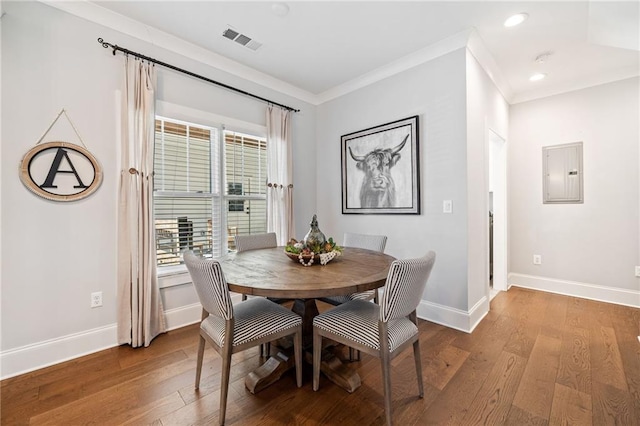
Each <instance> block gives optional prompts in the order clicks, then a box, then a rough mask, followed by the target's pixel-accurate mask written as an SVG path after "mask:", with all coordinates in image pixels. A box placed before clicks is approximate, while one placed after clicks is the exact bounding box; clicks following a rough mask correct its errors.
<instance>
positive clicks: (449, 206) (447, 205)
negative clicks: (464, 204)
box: [442, 200, 453, 213]
mask: <svg viewBox="0 0 640 426" xmlns="http://www.w3.org/2000/svg"><path fill="white" fill-rule="evenodd" d="M452 211H453V203H452V202H451V200H444V201H443V202H442V212H443V213H451V212H452Z"/></svg>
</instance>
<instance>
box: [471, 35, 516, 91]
mask: <svg viewBox="0 0 640 426" xmlns="http://www.w3.org/2000/svg"><path fill="white" fill-rule="evenodd" d="M467 49H468V50H469V52H471V54H472V55H473V57H474V58H476V61H478V63H479V64H480V66H481V67H482V69H483V70H484V71H485V72H486V73H487V75H488V76H489V78H490V79H491V81H493V84H495V85H496V87H497V88H498V91H500V93H501V94H502V96H503V97H504V98H505V100H506V101H507V102H508V103H511V100H512V99H513V96H514V94H513V89H512V87H511V85H510V84H509V82H508V81H507V79H506V78H505V76H504V74H502V71H501V70H500V67H498V64H497V63H496V61H495V59H494V58H493V55H491V52H489V50H488V49H487V47H486V45H485V44H484V41H483V40H482V37H480V34H479V33H478V31H477V30H476V29H475V28H474V29H473V30H472V31H471V33H470V34H469V40H468V42H467Z"/></svg>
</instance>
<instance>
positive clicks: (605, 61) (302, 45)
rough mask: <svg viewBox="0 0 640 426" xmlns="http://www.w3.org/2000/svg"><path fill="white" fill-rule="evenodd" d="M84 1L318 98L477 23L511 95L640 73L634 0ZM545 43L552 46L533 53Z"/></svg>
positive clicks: (536, 93) (517, 97)
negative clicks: (251, 44)
mask: <svg viewBox="0 0 640 426" xmlns="http://www.w3.org/2000/svg"><path fill="white" fill-rule="evenodd" d="M91 3H93V4H91ZM88 4H90V5H91V6H92V7H94V8H95V9H100V10H102V11H103V12H109V11H111V12H116V13H117V14H119V15H122V16H118V15H114V14H113V13H109V14H110V17H109V19H108V20H105V22H102V23H103V24H105V23H106V24H107V25H110V26H113V25H111V24H113V23H114V22H116V21H117V20H118V19H120V18H122V19H124V17H126V18H131V19H133V20H135V21H137V22H139V23H142V24H144V28H145V30H146V32H147V33H149V31H150V30H153V31H156V30H160V33H168V34H170V35H172V36H175V37H176V38H178V39H181V41H186V42H188V43H190V44H191V45H195V46H198V47H200V48H204V49H206V50H207V51H210V52H214V53H215V54H218V55H221V56H223V57H225V58H228V59H230V60H231V61H228V63H227V64H242V65H244V66H245V67H244V69H252V70H255V71H257V73H256V75H265V76H267V77H269V78H272V79H273V80H272V81H274V80H277V81H281V82H283V83H284V85H289V86H292V87H293V88H295V89H296V90H299V91H300V92H302V93H305V94H306V96H305V97H306V98H307V99H313V98H315V99H319V100H320V101H322V100H326V99H327V98H330V97H331V96H328V94H331V93H337V92H336V90H337V89H336V88H340V87H341V88H343V89H344V88H346V87H349V86H352V87H357V86H358V84H360V85H362V84H364V83H363V82H364V81H367V79H368V80H371V78H372V76H374V75H375V74H376V72H382V70H385V69H386V70H387V73H388V70H389V69H390V66H391V65H393V64H396V65H398V64H402V63H407V64H409V63H412V57H416V56H417V55H419V54H422V55H424V52H425V49H429V47H430V46H434V45H438V43H440V45H441V44H442V41H443V40H445V39H448V38H451V37H453V38H456V37H457V38H458V39H459V38H460V37H467V38H468V36H469V34H475V35H476V37H477V36H479V39H480V40H481V41H482V44H483V45H484V47H485V48H486V51H488V52H489V53H490V57H492V58H493V61H489V62H494V61H495V65H497V72H498V74H501V76H500V78H495V79H496V81H497V83H498V85H499V87H500V89H501V90H502V92H503V94H505V96H506V97H507V98H508V100H509V101H511V102H519V101H523V100H528V99H533V98H536V97H540V96H545V95H549V94H553V93H561V92H565V91H568V90H574V89H578V88H582V87H588V86H591V85H595V84H601V83H604V82H608V81H614V80H617V79H621V78H627V77H631V76H635V75H639V74H640V52H639V49H638V45H639V43H640V19H639V17H640V14H639V4H640V3H639V2H637V1H622V2H611V1H610V2H603V3H590V2H582V1H571V2H540V1H537V2H486V1H472V2H455V1H413V2H389V1H387V2H383V1H375V2H371V1H367V2H365V1H354V2H326V1H315V2H311V1H308V2H307V1H305V2H287V3H285V4H286V6H288V8H289V12H288V14H287V15H286V16H278V15H277V14H275V13H274V11H273V5H274V2H237V1H236V2H220V1H196V2H185V1H99V2H89V3H87V5H88ZM102 8H106V9H108V10H107V11H105V10H104V9H102ZM518 12H527V13H528V14H529V19H527V20H526V21H525V22H524V23H523V24H521V25H519V26H517V27H513V28H506V27H504V26H503V22H504V20H505V19H506V18H507V17H509V16H510V15H512V14H514V13H518ZM94 20H95V19H94ZM127 21H128V22H129V24H128V25H129V26H131V25H132V23H131V21H129V20H127ZM134 24H135V23H134ZM229 26H231V27H232V28H234V29H235V30H236V31H238V32H240V33H243V34H246V35H247V36H249V37H251V38H253V39H254V40H256V41H259V42H260V43H262V44H263V46H262V47H261V48H260V49H259V50H257V51H255V52H254V51H252V50H250V49H247V48H246V47H243V46H241V45H240V44H238V43H235V42H233V41H231V40H228V39H226V38H224V37H222V33H223V31H224V30H225V29H226V28H227V27H229ZM116 27H117V25H116ZM472 29H475V31H470V30H472ZM155 34H158V32H156V33H155ZM151 38H153V37H151ZM107 41H109V42H111V43H114V44H118V40H107ZM158 44H160V43H158ZM124 47H126V46H124ZM544 52H551V53H552V54H551V55H550V56H549V58H548V60H547V61H545V62H544V63H542V64H540V63H536V62H535V58H536V57H537V56H538V55H540V54H541V53H544ZM140 53H143V54H144V53H145V52H140ZM218 62H219V63H220V64H221V65H220V67H221V68H224V67H225V66H224V63H222V62H220V61H218ZM481 62H483V61H481ZM413 63H415V61H414V62H413ZM486 63H487V61H484V63H483V65H484V64H486ZM396 69H398V67H397V66H396ZM534 72H543V73H546V74H547V78H546V79H544V80H542V81H539V82H535V83H533V82H530V81H529V80H528V78H529V76H530V75H531V74H533V73H534ZM381 75H382V74H381ZM254 80H255V78H254ZM498 80H499V81H498ZM343 91H344V90H343Z"/></svg>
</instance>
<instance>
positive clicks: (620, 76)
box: [510, 66, 640, 105]
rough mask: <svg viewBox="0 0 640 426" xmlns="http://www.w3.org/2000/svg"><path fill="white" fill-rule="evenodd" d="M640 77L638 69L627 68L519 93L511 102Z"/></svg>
mask: <svg viewBox="0 0 640 426" xmlns="http://www.w3.org/2000/svg"><path fill="white" fill-rule="evenodd" d="M638 76H640V70H639V69H638V68H637V67H633V66H632V67H627V68H620V69H615V70H611V71H610V72H608V73H604V74H598V75H592V76H587V77H585V78H581V79H577V80H574V81H572V82H571V83H570V84H567V83H566V82H562V83H560V84H556V85H553V86H548V87H545V88H544V89H536V90H531V91H528V92H521V93H518V94H517V95H516V96H514V97H513V99H512V101H511V102H510V103H511V105H514V104H519V103H522V102H528V101H533V100H536V99H541V98H546V97H549V96H554V95H560V94H562V93H568V92H573V91H576V90H582V89H587V88H589V87H594V86H600V85H601V84H607V83H613V82H615V81H620V80H626V79H628V78H633V77H638Z"/></svg>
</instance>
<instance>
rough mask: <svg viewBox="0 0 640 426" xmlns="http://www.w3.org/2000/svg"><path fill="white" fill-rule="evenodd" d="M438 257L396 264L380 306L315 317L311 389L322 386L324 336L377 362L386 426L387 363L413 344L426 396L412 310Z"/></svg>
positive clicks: (361, 304)
mask: <svg viewBox="0 0 640 426" xmlns="http://www.w3.org/2000/svg"><path fill="white" fill-rule="evenodd" d="M435 259H436V254H435V253H434V252H433V251H430V252H429V253H427V254H426V256H424V257H421V258H418V259H409V260H395V261H393V263H392V264H391V267H390V269H389V274H388V275H387V281H386V290H385V292H384V293H383V294H382V297H381V300H380V304H379V305H377V304H375V303H370V302H367V301H364V300H359V299H355V300H351V301H349V302H346V303H343V304H342V305H340V306H337V307H336V308H333V309H330V310H328V311H326V312H324V313H322V314H320V315H318V316H316V317H315V318H314V319H313V390H314V391H316V390H318V387H319V384H320V354H321V350H322V338H323V337H326V338H328V339H331V340H333V341H336V342H338V343H342V344H344V345H347V346H350V347H354V348H357V349H358V350H360V351H362V352H364V353H367V354H369V355H373V356H376V357H378V358H380V361H381V365H382V378H383V385H384V386H383V389H384V408H385V415H386V420H387V424H388V425H391V375H390V370H391V360H392V359H393V358H395V357H396V356H397V355H398V354H400V353H401V352H402V351H404V350H405V349H406V348H407V347H409V345H411V344H413V356H414V358H415V364H416V373H417V376H418V392H419V395H420V398H422V397H423V396H424V389H423V385H422V363H421V360H420V341H419V337H420V336H419V330H418V322H417V316H416V308H417V307H418V303H419V302H420V300H421V299H422V293H423V292H424V289H425V286H426V284H427V280H428V279H429V275H430V274H431V270H432V268H433V264H434V262H435Z"/></svg>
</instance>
